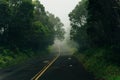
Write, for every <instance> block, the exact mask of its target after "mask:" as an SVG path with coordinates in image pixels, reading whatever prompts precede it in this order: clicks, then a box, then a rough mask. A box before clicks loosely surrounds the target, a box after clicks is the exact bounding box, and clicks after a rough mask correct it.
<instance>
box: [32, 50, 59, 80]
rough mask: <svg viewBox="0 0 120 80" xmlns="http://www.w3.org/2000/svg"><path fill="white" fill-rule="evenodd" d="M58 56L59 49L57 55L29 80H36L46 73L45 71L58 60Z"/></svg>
mask: <svg viewBox="0 0 120 80" xmlns="http://www.w3.org/2000/svg"><path fill="white" fill-rule="evenodd" d="M59 56H60V49H59V54H58V55H57V56H56V57H55V58H54V59H53V60H52V61H51V62H50V63H49V64H48V65H46V66H45V67H43V69H42V70H41V71H40V72H38V73H37V74H36V75H35V76H34V77H33V78H32V79H31V80H38V79H39V78H40V77H41V76H42V75H43V74H44V73H45V72H46V71H47V69H48V68H49V67H50V66H51V65H52V64H53V63H54V62H55V61H56V60H57V59H58V58H59Z"/></svg>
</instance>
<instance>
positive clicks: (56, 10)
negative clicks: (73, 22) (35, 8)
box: [40, 0, 80, 29]
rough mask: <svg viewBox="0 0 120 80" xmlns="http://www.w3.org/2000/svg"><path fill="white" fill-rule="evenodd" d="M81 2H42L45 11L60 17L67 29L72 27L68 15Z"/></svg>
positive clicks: (67, 0)
mask: <svg viewBox="0 0 120 80" xmlns="http://www.w3.org/2000/svg"><path fill="white" fill-rule="evenodd" d="M79 1H80V0H40V2H41V3H42V4H43V5H44V7H45V10H46V11H49V12H50V13H52V14H54V15H55V16H57V17H59V18H60V19H61V21H62V23H63V24H64V27H65V28H66V29H67V28H69V27H70V22H69V17H68V14H69V13H70V12H71V11H72V10H73V9H74V8H75V6H76V5H77V4H78V2H79Z"/></svg>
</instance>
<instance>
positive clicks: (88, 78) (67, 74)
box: [39, 56, 94, 80]
mask: <svg viewBox="0 0 120 80" xmlns="http://www.w3.org/2000/svg"><path fill="white" fill-rule="evenodd" d="M39 80H94V76H92V75H91V74H90V73H88V72H87V71H86V70H85V68H84V67H83V65H82V64H81V63H80V62H79V61H78V60H77V59H76V58H75V57H73V56H60V57H59V58H58V60H57V61H56V62H55V63H54V64H53V65H52V66H51V67H50V68H49V69H48V70H47V71H46V72H45V73H44V74H43V75H42V76H41V77H40V78H39Z"/></svg>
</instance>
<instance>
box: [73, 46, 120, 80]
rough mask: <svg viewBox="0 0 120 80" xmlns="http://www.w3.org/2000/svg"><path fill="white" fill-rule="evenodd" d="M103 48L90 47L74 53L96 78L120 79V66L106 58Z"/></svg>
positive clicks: (104, 79) (99, 79)
mask: <svg viewBox="0 0 120 80" xmlns="http://www.w3.org/2000/svg"><path fill="white" fill-rule="evenodd" d="M105 52H106V50H105V49H103V48H96V49H89V50H86V51H84V52H83V53H81V54H80V53H75V54H74V55H75V56H76V57H77V58H78V59H79V60H80V61H81V62H82V63H83V65H84V66H85V68H86V69H87V70H88V71H90V72H91V73H93V74H94V75H95V76H96V80H120V67H119V66H117V65H115V64H111V63H108V62H106V61H105V60H104V53H105Z"/></svg>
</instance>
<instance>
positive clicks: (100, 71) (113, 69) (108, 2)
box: [69, 0, 120, 80]
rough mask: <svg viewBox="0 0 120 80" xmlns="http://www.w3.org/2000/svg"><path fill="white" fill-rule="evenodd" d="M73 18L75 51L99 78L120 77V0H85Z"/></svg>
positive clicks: (70, 15) (106, 79) (71, 35)
mask: <svg viewBox="0 0 120 80" xmlns="http://www.w3.org/2000/svg"><path fill="white" fill-rule="evenodd" d="M69 18H70V21H71V26H72V28H71V32H70V37H71V40H74V41H75V42H77V44H78V45H79V48H78V52H76V54H75V55H76V56H77V57H78V58H79V59H80V61H82V62H83V64H84V65H85V66H86V68H87V69H88V70H90V72H92V73H94V74H95V76H96V78H97V80H120V73H119V72H120V68H119V67H120V1H119V0H82V1H80V2H79V4H78V5H77V6H76V7H75V8H74V10H73V11H72V12H70V14H69ZM96 72H97V73H96Z"/></svg>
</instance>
